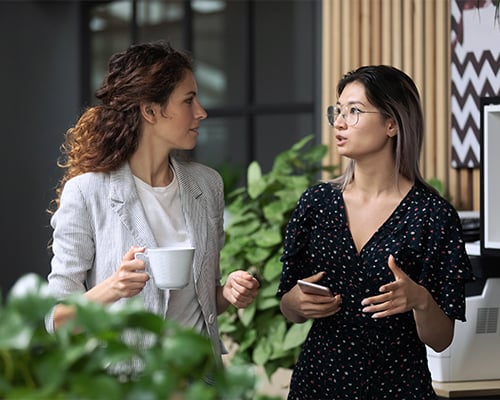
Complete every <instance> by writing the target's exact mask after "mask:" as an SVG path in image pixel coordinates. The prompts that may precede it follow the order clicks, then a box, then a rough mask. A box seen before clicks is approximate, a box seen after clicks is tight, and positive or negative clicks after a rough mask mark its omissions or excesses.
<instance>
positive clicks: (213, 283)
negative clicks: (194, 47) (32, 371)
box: [47, 42, 259, 358]
mask: <svg viewBox="0 0 500 400" xmlns="http://www.w3.org/2000/svg"><path fill="white" fill-rule="evenodd" d="M96 97H97V98H98V99H99V100H100V104H99V105H96V106H94V107H90V108H88V109H87V110H86V111H85V112H84V113H83V114H82V115H81V117H80V119H79V120H78V121H77V123H76V125H75V126H74V127H72V128H71V129H69V130H68V132H67V133H66V138H65V139H66V140H65V143H64V144H63V146H62V151H63V155H64V159H63V161H62V162H61V163H60V165H61V167H62V168H64V169H65V174H64V176H63V177H62V179H61V181H60V184H59V186H58V188H57V198H56V199H55V211H54V213H53V215H52V218H51V226H52V228H53V238H52V249H53V258H52V262H51V265H52V269H51V272H50V274H49V276H48V281H49V288H50V290H51V291H52V293H54V294H55V295H56V296H57V297H58V298H60V299H64V298H65V297H66V296H68V295H69V294H71V293H75V292H80V293H82V294H83V296H85V297H86V298H88V299H89V300H92V301H96V302H100V303H102V304H116V303H122V302H124V301H126V299H128V298H130V297H133V296H137V295H139V294H140V295H141V296H142V298H143V300H144V304H145V306H146V307H147V308H148V309H149V310H151V311H153V312H155V313H158V314H159V315H162V316H164V317H165V318H167V319H172V320H174V321H177V322H178V323H180V324H181V325H184V326H189V327H193V328H195V329H197V330H198V331H200V332H203V333H204V334H206V335H207V336H208V337H210V339H211V340H212V342H213V345H214V351H215V354H216V356H217V357H218V358H219V357H220V354H221V344H220V339H219V335H218V328H217V315H218V314H219V313H221V312H223V311H224V310H225V309H226V308H227V307H228V306H229V305H230V304H233V305H234V306H236V307H238V308H241V307H247V306H248V305H249V304H250V303H251V302H252V301H253V299H254V297H255V295H256V293H257V288H258V285H259V284H258V282H257V281H256V280H255V278H253V277H252V276H251V275H250V274H249V273H247V272H245V271H235V272H233V273H231V274H230V275H229V276H228V278H227V280H226V282H225V284H224V285H221V283H220V269H219V254H220V250H221V248H222V246H223V242H224V230H223V211H224V200H223V199H224V195H223V184H222V179H221V177H220V175H219V174H218V173H217V172H216V171H215V170H213V169H211V168H209V167H207V166H204V165H201V164H199V163H196V162H193V161H186V160H183V159H181V158H179V157H176V156H175V155H174V152H175V151H177V150H191V149H193V148H194V147H195V146H196V141H197V138H198V129H199V127H200V122H201V121H203V120H204V119H205V118H206V117H207V113H206V112H205V110H204V109H203V107H202V106H201V105H200V103H199V100H198V89H197V85H196V81H195V78H194V75H193V67H192V62H191V59H190V58H189V57H188V56H187V55H186V54H184V53H183V52H180V51H177V50H175V49H174V48H172V47H171V45H170V44H168V43H164V42H155V43H145V44H139V45H133V46H131V47H129V48H128V49H127V50H126V51H124V52H121V53H118V54H115V55H113V56H112V57H111V59H110V62H109V68H108V72H107V74H106V76H105V78H104V81H103V83H102V85H101V87H100V88H99V89H98V90H97V92H96ZM166 246H168V247H181V246H192V247H195V249H196V250H195V256H194V261H193V266H192V271H191V274H190V282H189V284H188V286H187V287H186V288H184V289H182V290H162V289H159V288H157V287H156V286H155V285H154V284H153V282H152V281H151V280H150V279H149V275H148V274H147V273H145V263H144V261H141V260H136V259H135V258H134V255H135V253H138V252H143V251H144V250H145V249H146V248H153V247H166ZM73 315H74V310H73V309H72V308H69V307H67V306H65V305H63V304H59V305H57V306H56V307H55V308H54V310H53V312H52V313H51V315H50V316H49V317H48V318H47V328H48V329H49V330H53V329H57V328H58V327H59V326H61V324H64V323H65V322H66V321H67V320H68V319H69V318H71V317H72V316H73Z"/></svg>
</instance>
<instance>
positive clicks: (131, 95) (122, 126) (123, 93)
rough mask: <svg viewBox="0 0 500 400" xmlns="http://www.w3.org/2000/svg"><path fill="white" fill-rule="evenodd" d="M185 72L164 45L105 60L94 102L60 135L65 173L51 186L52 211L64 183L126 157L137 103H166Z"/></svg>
mask: <svg viewBox="0 0 500 400" xmlns="http://www.w3.org/2000/svg"><path fill="white" fill-rule="evenodd" d="M186 71H193V65H192V59H191V57H190V56H189V55H188V54H187V53H185V52H181V51H178V50H175V49H174V48H173V47H172V46H171V45H170V43H168V42H164V41H158V42H152V43H144V44H137V45H132V46H130V47H129V48H128V49H127V50H126V51H124V52H120V53H117V54H114V55H113V56H112V57H111V58H110V61H109V64H108V71H107V73H106V76H105V77H104V80H103V83H102V85H101V87H100V88H99V89H98V90H97V91H96V93H95V96H96V98H97V99H99V100H100V104H98V105H96V106H93V107H89V108H87V109H86V110H85V111H84V112H83V114H82V115H81V116H80V118H79V119H78V121H77V122H76V124H75V125H74V126H73V127H72V128H70V129H68V131H67V132H66V135H65V141H64V143H63V145H62V146H61V153H62V156H61V158H60V160H59V162H58V166H59V167H61V168H63V169H65V173H64V175H63V177H62V178H61V180H60V181H59V184H58V186H57V188H56V198H55V199H54V201H53V202H54V203H55V208H56V209H57V208H58V207H59V201H60V197H61V193H62V190H63V188H64V185H65V183H66V182H67V181H68V180H69V179H71V178H73V177H74V176H77V175H81V174H83V173H85V172H108V171H112V170H115V169H117V168H118V167H119V166H120V165H121V164H122V163H123V162H125V161H126V160H128V159H129V157H130V156H131V155H132V154H133V153H134V151H135V150H136V149H137V145H138V142H139V135H140V131H141V130H140V128H141V116H140V104H141V103H144V102H153V103H158V104H160V105H166V104H167V101H168V99H169V97H170V95H171V93H172V91H173V90H174V89H175V87H176V86H177V84H178V83H179V82H180V81H181V80H182V79H183V78H184V76H185V73H186ZM49 211H50V210H49Z"/></svg>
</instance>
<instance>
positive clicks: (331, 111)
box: [326, 104, 380, 127]
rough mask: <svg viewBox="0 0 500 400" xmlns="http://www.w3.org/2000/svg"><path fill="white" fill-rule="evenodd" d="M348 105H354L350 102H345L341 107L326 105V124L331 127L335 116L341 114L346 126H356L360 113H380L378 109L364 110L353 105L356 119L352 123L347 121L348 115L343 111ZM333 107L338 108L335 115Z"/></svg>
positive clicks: (335, 118)
mask: <svg viewBox="0 0 500 400" xmlns="http://www.w3.org/2000/svg"><path fill="white" fill-rule="evenodd" d="M349 106H351V107H354V106H353V105H352V104H345V105H344V106H343V107H340V106H338V105H330V106H328V107H327V109H326V117H327V119H328V124H329V125H330V126H331V127H333V126H334V124H335V121H336V120H337V118H338V117H339V116H341V117H342V119H343V120H344V121H345V123H346V124H347V126H356V125H357V124H358V122H359V116H360V114H380V111H364V110H360V109H359V108H357V107H354V108H356V112H355V114H356V121H355V122H354V123H352V124H350V123H349V122H348V121H347V118H348V117H347V116H346V113H345V112H344V111H345V109H346V108H347V107H349ZM335 109H337V110H338V114H337V116H336V117H335Z"/></svg>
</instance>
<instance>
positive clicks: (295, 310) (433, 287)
mask: <svg viewBox="0 0 500 400" xmlns="http://www.w3.org/2000/svg"><path fill="white" fill-rule="evenodd" d="M337 93H338V101H337V104H335V105H334V106H330V107H328V120H329V122H330V125H331V126H332V127H333V128H334V129H333V134H334V135H335V139H336V145H337V151H338V152H339V154H341V155H342V156H345V157H347V158H349V160H350V161H349V165H348V167H347V169H346V170H345V172H344V174H343V175H342V176H340V177H339V178H337V179H335V180H334V181H332V182H324V183H320V184H318V185H316V186H314V187H312V188H310V189H308V190H307V191H306V192H304V194H303V195H302V197H301V198H300V200H299V203H298V205H297V207H296V209H295V210H294V212H293V215H292V216H291V219H290V221H289V224H288V227H287V231H286V236H285V243H284V253H283V257H282V262H283V271H282V276H281V283H280V287H279V290H278V296H280V297H281V310H282V312H283V314H284V315H285V316H286V317H287V318H288V319H289V320H290V321H292V322H295V323H302V322H305V321H306V320H308V319H313V320H314V322H313V326H312V328H311V330H310V332H309V335H308V337H307V339H306V342H305V343H304V345H303V348H302V350H301V353H300V356H299V359H298V362H297V364H296V366H295V368H294V371H293V375H292V380H291V385H290V392H289V399H300V400H305V399H315V400H317V399H349V400H354V399H366V400H377V399H404V400H408V399H419V400H422V399H435V398H436V395H435V393H434V391H433V388H432V384H431V383H432V381H431V376H430V373H429V370H428V367H427V359H426V347H425V345H428V346H430V347H431V348H433V349H434V350H436V351H438V352H440V351H443V350H444V349H446V348H447V347H448V346H449V345H450V343H451V341H452V338H453V332H454V321H455V319H459V320H464V319H465V290H464V286H465V282H466V281H468V280H470V279H472V273H471V267H470V262H469V258H468V256H467V254H466V252H465V245H464V241H463V239H462V232H461V225H460V220H459V217H458V215H457V213H456V211H455V209H454V208H453V207H452V206H451V205H450V204H449V203H448V202H447V201H446V200H444V199H443V198H441V197H440V196H439V195H438V194H437V193H436V192H435V191H434V190H433V189H432V188H431V187H429V185H427V184H426V183H425V181H424V179H423V177H422V175H421V173H420V170H419V165H418V163H419V158H420V151H421V147H422V141H423V135H424V118H423V114H422V108H421V103H420V97H419V94H418V90H417V88H416V86H415V84H414V82H413V81H412V80H411V78H410V77H408V76H407V75H406V74H405V73H403V72H402V71H400V70H398V69H396V68H393V67H389V66H366V67H361V68H359V69H357V70H355V71H353V72H350V73H348V74H346V75H345V76H344V77H343V78H342V79H341V80H340V82H339V84H338V88H337ZM299 279H303V280H306V281H309V282H311V283H316V284H320V285H322V286H326V287H328V288H329V289H330V291H331V293H332V295H331V296H328V295H318V294H309V293H306V291H303V290H302V289H301V288H300V287H299V286H298V285H297V280H299Z"/></svg>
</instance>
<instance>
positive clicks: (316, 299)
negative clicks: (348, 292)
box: [280, 272, 342, 323]
mask: <svg viewBox="0 0 500 400" xmlns="http://www.w3.org/2000/svg"><path fill="white" fill-rule="evenodd" d="M324 274H325V273H324V272H319V273H317V274H315V275H312V276H310V277H308V278H305V279H304V280H305V281H307V282H318V281H319V280H320V279H321V278H322V277H323V276H324ZM341 304H342V297H341V295H340V294H337V295H336V296H322V295H315V294H307V293H304V292H303V291H302V290H301V289H300V287H299V285H295V286H294V287H293V288H292V289H290V291H288V292H287V293H285V294H284V295H283V297H282V298H281V302H280V308H281V312H282V313H283V315H284V316H285V317H286V318H287V319H288V320H289V321H291V322H296V323H302V322H305V321H306V320H308V319H310V318H324V317H329V316H330V315H333V314H335V313H337V312H338V311H339V310H340V306H341Z"/></svg>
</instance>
